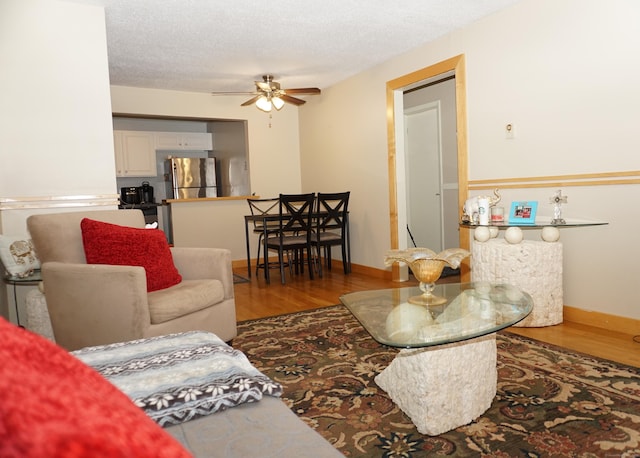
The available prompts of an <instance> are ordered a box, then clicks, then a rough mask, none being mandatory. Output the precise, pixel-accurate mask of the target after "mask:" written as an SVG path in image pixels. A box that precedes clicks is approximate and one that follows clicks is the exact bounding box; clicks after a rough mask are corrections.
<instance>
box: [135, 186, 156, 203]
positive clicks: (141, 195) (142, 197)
mask: <svg viewBox="0 0 640 458" xmlns="http://www.w3.org/2000/svg"><path fill="white" fill-rule="evenodd" d="M137 192H138V203H140V204H153V203H155V199H154V197H153V186H151V185H150V184H149V182H148V181H143V182H142V186H139V187H138V188H137Z"/></svg>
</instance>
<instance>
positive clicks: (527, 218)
mask: <svg viewBox="0 0 640 458" xmlns="http://www.w3.org/2000/svg"><path fill="white" fill-rule="evenodd" d="M537 210H538V202H537V201H520V202H511V211H510V212H509V224H535V222H536V211H537Z"/></svg>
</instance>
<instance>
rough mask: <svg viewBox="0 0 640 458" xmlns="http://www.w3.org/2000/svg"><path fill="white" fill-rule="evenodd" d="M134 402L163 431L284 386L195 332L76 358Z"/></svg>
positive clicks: (87, 351)
mask: <svg viewBox="0 0 640 458" xmlns="http://www.w3.org/2000/svg"><path fill="white" fill-rule="evenodd" d="M73 355H75V356H76V357H77V358H79V359H80V360H82V361H83V362H84V363H86V364H88V365H89V366H91V367H93V368H94V369H96V370H97V371H98V372H100V373H101V374H102V375H103V376H104V377H106V378H107V379H108V380H109V381H110V382H111V383H113V384H114V385H115V386H117V387H118V388H119V389H120V390H122V391H123V392H124V393H125V394H127V396H129V397H130V398H131V399H132V400H133V402H134V403H135V404H136V405H137V406H139V407H141V408H142V409H143V410H144V411H145V412H146V413H147V415H149V416H150V417H151V418H152V419H153V420H155V421H156V422H157V423H158V424H160V426H170V425H175V424H178V423H182V422H185V421H189V420H192V419H194V418H198V417H202V416H204V415H209V414H211V413H214V412H218V411H222V410H225V409H228V408H230V407H234V406H236V405H239V404H243V403H245V402H257V401H259V400H260V399H262V396H263V395H270V396H276V397H279V396H280V395H281V394H282V386H281V385H280V384H278V383H275V382H274V381H272V380H271V379H270V378H269V377H267V376H266V375H264V374H262V373H261V372H260V371H259V370H258V369H256V368H255V367H254V366H253V365H252V364H251V363H250V362H249V360H248V359H247V357H246V356H245V355H244V353H242V352H241V351H238V350H235V349H233V348H232V347H230V346H229V345H227V344H225V343H224V342H223V341H222V340H221V339H220V338H218V337H217V336H216V335H215V334H211V333H208V332H202V331H192V332H186V333H180V334H171V335H167V336H161V337H152V338H148V339H140V340H134V341H130V342H123V343H116V344H110V345H100V346H95V347H87V348H83V349H81V350H77V351H74V352H73Z"/></svg>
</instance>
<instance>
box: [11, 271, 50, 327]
mask: <svg viewBox="0 0 640 458" xmlns="http://www.w3.org/2000/svg"><path fill="white" fill-rule="evenodd" d="M3 280H4V282H5V283H7V284H9V285H13V305H14V307H15V309H16V321H17V324H18V326H20V327H24V326H22V324H21V323H20V308H19V307H18V293H17V291H16V289H17V287H18V286H30V285H37V284H38V283H40V282H41V281H42V275H41V273H40V270H34V271H33V273H32V274H31V275H28V276H26V277H16V276H12V275H5V277H4V279H3Z"/></svg>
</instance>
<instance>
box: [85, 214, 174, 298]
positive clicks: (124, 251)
mask: <svg viewBox="0 0 640 458" xmlns="http://www.w3.org/2000/svg"><path fill="white" fill-rule="evenodd" d="M80 228H81V229H82V242H83V244H84V254H85V256H86V258H87V263H89V264H111V265H120V266H142V267H144V270H145V271H146V273H147V291H148V292H151V291H156V290H159V289H165V288H168V287H170V286H173V285H177V284H178V283H180V282H181V281H182V276H181V275H180V273H179V272H178V269H176V266H175V265H174V264H173V257H172V256H171V249H170V248H169V243H168V242H167V239H166V237H165V235H164V232H162V231H160V230H157V229H140V228H136V227H125V226H119V225H117V224H110V223H104V222H102V221H95V220H92V219H89V218H84V219H83V220H82V221H81V222H80Z"/></svg>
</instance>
